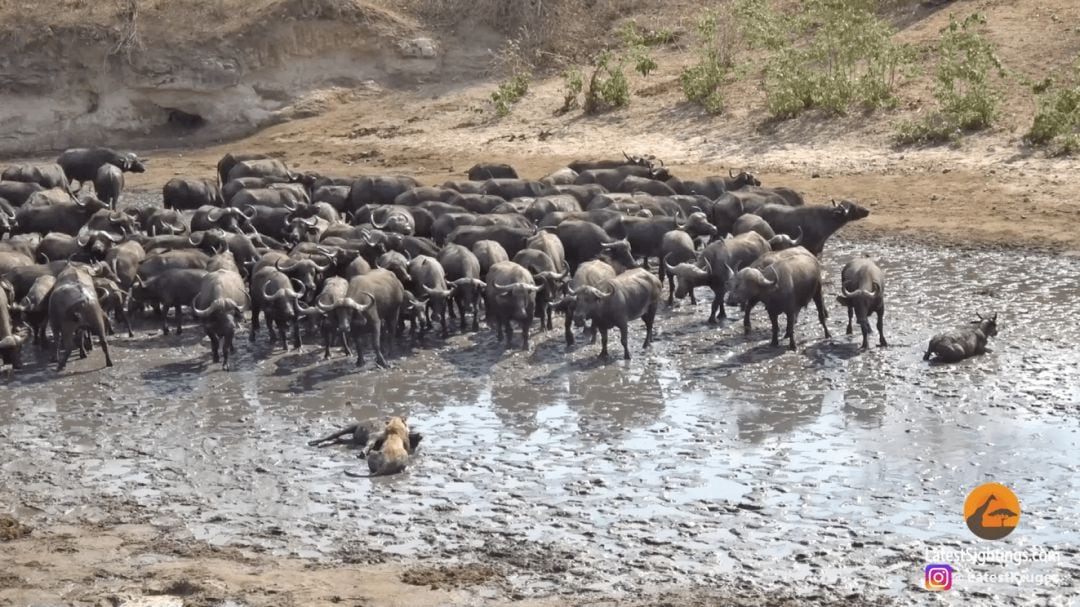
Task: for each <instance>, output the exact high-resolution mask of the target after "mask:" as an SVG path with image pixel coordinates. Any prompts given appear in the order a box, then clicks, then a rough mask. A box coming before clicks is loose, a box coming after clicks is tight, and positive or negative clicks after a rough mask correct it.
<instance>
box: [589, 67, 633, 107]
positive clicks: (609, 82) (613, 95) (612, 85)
mask: <svg viewBox="0 0 1080 607" xmlns="http://www.w3.org/2000/svg"><path fill="white" fill-rule="evenodd" d="M625 63H626V59H625V58H623V57H616V56H615V55H614V54H613V53H612V52H611V51H604V52H602V53H600V54H599V55H598V56H597V57H596V61H595V62H594V63H593V72H592V76H591V77H590V78H589V86H588V88H587V89H586V90H585V108H584V109H585V113H586V114H596V113H599V112H606V111H608V110H612V109H615V108H620V107H626V106H627V105H629V104H630V82H629V81H627V79H626V71H625Z"/></svg>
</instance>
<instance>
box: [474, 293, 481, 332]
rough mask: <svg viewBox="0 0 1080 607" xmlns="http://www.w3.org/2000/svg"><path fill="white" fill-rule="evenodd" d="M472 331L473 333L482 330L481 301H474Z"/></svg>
mask: <svg viewBox="0 0 1080 607" xmlns="http://www.w3.org/2000/svg"><path fill="white" fill-rule="evenodd" d="M472 315H473V317H472V330H473V332H476V331H479V330H480V301H479V300H476V301H473V304H472Z"/></svg>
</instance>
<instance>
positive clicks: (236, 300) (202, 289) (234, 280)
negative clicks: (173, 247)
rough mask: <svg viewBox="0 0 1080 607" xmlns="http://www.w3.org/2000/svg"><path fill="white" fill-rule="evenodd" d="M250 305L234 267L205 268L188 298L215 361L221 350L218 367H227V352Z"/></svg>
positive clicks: (232, 348)
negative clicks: (208, 342) (203, 273)
mask: <svg viewBox="0 0 1080 607" xmlns="http://www.w3.org/2000/svg"><path fill="white" fill-rule="evenodd" d="M250 306H251V297H250V296H248V292H247V289H246V288H245V286H244V279H243V278H241V277H240V274H239V273H238V272H236V271H234V270H229V269H219V270H214V271H212V272H207V273H206V274H205V275H204V276H203V277H202V281H201V282H200V284H199V291H198V294H196V295H195V298H194V299H193V300H191V311H192V313H194V314H195V316H196V317H197V318H198V319H199V321H200V322H201V323H202V325H203V330H205V331H206V336H207V337H209V338H210V353H211V356H212V357H213V361H214V362H218V360H219V356H218V349H219V346H220V350H221V357H220V359H221V361H222V362H221V368H222V369H225V370H228V368H229V355H230V354H233V353H234V352H236V347H235V346H234V344H233V339H234V337H235V336H236V329H237V328H238V326H239V324H240V321H241V318H242V314H243V313H244V312H246V311H247V310H248V308H249V307H250Z"/></svg>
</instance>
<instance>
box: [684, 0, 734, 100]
mask: <svg viewBox="0 0 1080 607" xmlns="http://www.w3.org/2000/svg"><path fill="white" fill-rule="evenodd" d="M697 33H698V37H699V40H698V48H697V52H698V62H697V64H695V65H692V66H690V67H688V68H685V69H684V70H683V71H682V74H680V75H679V82H680V84H681V85H682V90H683V94H684V95H686V99H687V100H688V101H692V102H694V103H698V104H701V105H702V106H703V107H704V108H705V110H706V111H708V112H709V113H710V114H719V113H721V112H723V111H724V96H723V92H722V91H721V87H722V86H723V84H724V79H725V78H726V77H727V75H728V72H729V71H730V70H731V67H732V65H733V63H734V60H733V57H734V51H733V46H734V39H733V37H732V36H731V32H729V31H726V30H721V28H720V23H719V21H718V20H717V17H716V14H715V13H713V12H712V11H706V13H705V15H704V16H703V17H702V18H701V19H700V20H699V21H698V24H697Z"/></svg>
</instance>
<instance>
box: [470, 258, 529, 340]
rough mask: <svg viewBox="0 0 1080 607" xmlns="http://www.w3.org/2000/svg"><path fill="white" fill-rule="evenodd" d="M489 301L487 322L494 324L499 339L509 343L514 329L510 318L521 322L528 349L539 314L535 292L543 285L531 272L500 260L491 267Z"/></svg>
mask: <svg viewBox="0 0 1080 607" xmlns="http://www.w3.org/2000/svg"><path fill="white" fill-rule="evenodd" d="M485 282H486V283H487V289H486V290H485V294H484V295H485V299H486V301H487V304H486V307H487V314H488V322H489V323H494V324H495V336H496V339H498V340H499V341H502V338H503V334H504V333H505V334H506V343H507V345H509V344H510V341H511V339H512V338H513V333H514V329H513V327H512V326H511V322H513V321H517V322H518V323H520V324H521V336H522V344H521V348H522V349H523V350H528V349H529V328H530V327H532V322H533V318H534V317H535V316H536V292H537V291H539V290H540V287H538V286H536V284H535V283H534V282H533V277H532V274H531V273H529V271H528V270H527V269H525V268H523V267H521V266H520V265H518V264H516V263H514V262H512V261H500V262H499V263H497V264H495V265H493V266H491V269H490V270H488V273H487V279H486V280H485Z"/></svg>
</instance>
